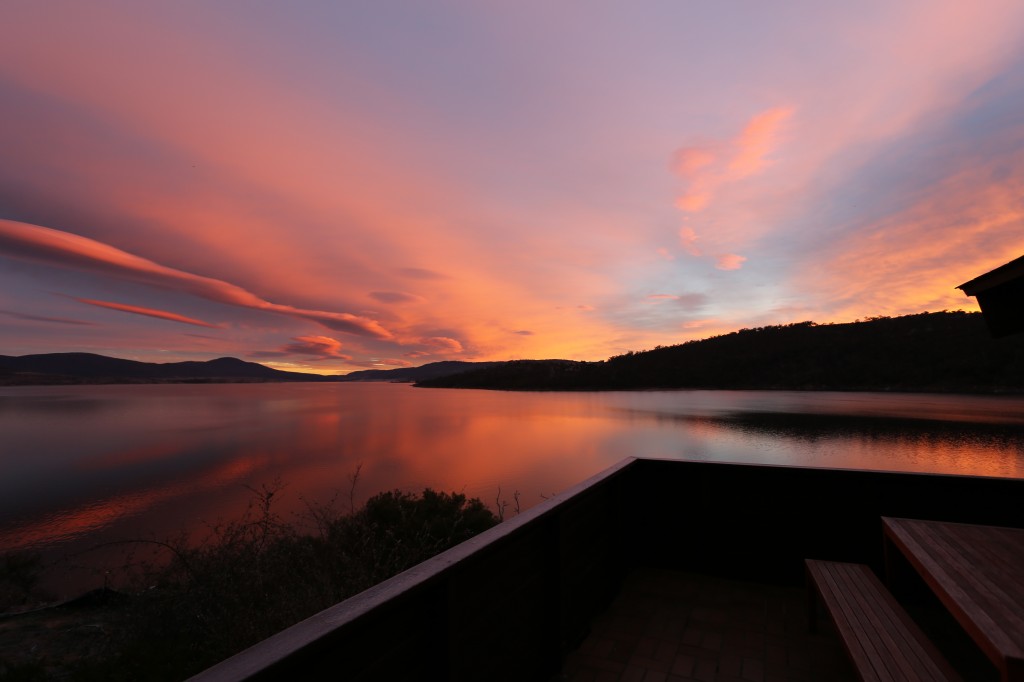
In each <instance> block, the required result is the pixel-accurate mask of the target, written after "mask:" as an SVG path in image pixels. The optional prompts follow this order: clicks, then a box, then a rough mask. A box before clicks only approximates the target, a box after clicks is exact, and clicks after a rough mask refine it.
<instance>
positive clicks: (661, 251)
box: [658, 246, 676, 260]
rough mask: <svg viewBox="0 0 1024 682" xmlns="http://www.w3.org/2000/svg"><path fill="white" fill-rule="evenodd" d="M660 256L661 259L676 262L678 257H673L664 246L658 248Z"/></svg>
mask: <svg viewBox="0 0 1024 682" xmlns="http://www.w3.org/2000/svg"><path fill="white" fill-rule="evenodd" d="M658 255H659V256H661V258H662V259H663V260H675V259H676V257H675V256H673V255H672V253H671V252H670V251H669V250H668V249H666V248H665V247H664V246H659V247H658Z"/></svg>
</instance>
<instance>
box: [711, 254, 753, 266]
mask: <svg viewBox="0 0 1024 682" xmlns="http://www.w3.org/2000/svg"><path fill="white" fill-rule="evenodd" d="M746 260H747V257H746V256H740V255H737V254H735V253H725V254H722V255H721V256H719V257H718V258H717V259H716V260H715V267H716V268H718V269H719V270H739V269H740V268H741V267H743V263H745V262H746Z"/></svg>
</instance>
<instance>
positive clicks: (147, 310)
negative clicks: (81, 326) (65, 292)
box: [72, 298, 221, 329]
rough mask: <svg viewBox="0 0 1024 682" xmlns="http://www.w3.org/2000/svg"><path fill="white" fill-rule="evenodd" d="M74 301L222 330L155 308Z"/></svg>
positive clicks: (207, 323) (217, 326)
mask: <svg viewBox="0 0 1024 682" xmlns="http://www.w3.org/2000/svg"><path fill="white" fill-rule="evenodd" d="M72 300H75V301H78V302H79V303H85V304H87V305H94V306H96V307H97V308H107V309H109V310H118V311H120V312H122V313H131V314H133V315H143V316H145V317H155V318H157V319H158V320H169V321H171V322H181V323H182V324H191V325H193V326H196V327H207V328H209V329H220V328H221V327H220V325H216V324H210V323H209V322H203V321H202V320H197V319H195V318H192V317H185V316H184V315H179V314H177V313H172V312H168V311H166V310H157V309H155V308H143V307H142V306H137V305H128V304H126V303H112V302H110V301H97V300H95V299H91V298H72Z"/></svg>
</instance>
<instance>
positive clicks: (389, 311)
mask: <svg viewBox="0 0 1024 682" xmlns="http://www.w3.org/2000/svg"><path fill="white" fill-rule="evenodd" d="M1022 111H1024V3H1021V2H1020V1H1019V0H974V1H972V2H964V1H963V0H861V1H860V2H856V3H823V2H820V1H818V0H788V1H787V2H764V1H755V0H706V1H701V0H671V1H669V0H632V1H628V2H627V1H625V0H622V1H609V0H588V1H586V2H583V1H576V0H564V1H560V2H550V0H548V1H545V2H536V1H533V0H517V1H516V2H504V1H497V0H496V1H495V2H479V1H478V0H434V1H433V2H429V3H427V2H419V1H416V0H404V1H402V2H396V1H391V0H372V1H365V2H364V1H360V0H352V1H350V2H336V1H333V0H330V1H328V0H324V1H320V0H300V1H296V2H283V1H276V2H270V1H266V0H262V1H261V0H221V1H219V2H208V1H206V0H203V1H193V0H175V1H174V2H157V1H154V0H125V1H119V0H90V2H87V3H85V2H81V1H80V0H70V1H66V2H65V1H62V0H5V1H4V2H3V3H0V354H6V355H25V354H31V353H50V352H70V351H83V352H93V353H102V354H105V355H112V356H115V357H123V358H130V359H135V360H144V361H152V362H171V361H180V360H205V359H212V358H217V357H222V356H233V357H239V358H242V359H245V360H250V361H254V362H261V363H264V364H267V365H269V366H272V367H276V368H279V369H287V370H293V371H305V372H316V373H321V374H337V373H347V372H350V371H353V370H358V369H366V368H385V369H386V368H395V367H403V366H410V365H420V364H424V363H426V362H434V361H439V360H505V359H516V358H568V359H575V360H600V359H604V358H607V357H609V356H611V355H616V354H619V353H623V352H626V351H630V350H642V349H645V348H651V347H654V346H656V345H670V344H676V343H681V342H684V341H687V340H691V339H698V338H704V337H707V336H712V335H715V334H722V333H727V332H729V331H733V330H736V329H741V328H746V327H757V326H763V325H769V324H785V323H790V322H798V321H804V320H813V321H816V322H819V323H826V322H849V321H853V320H856V319H863V318H867V317H874V316H879V315H903V314H910V313H918V312H923V311H935V310H947V309H948V310H957V309H963V310H976V309H977V306H976V303H975V301H974V299H971V298H967V297H965V296H964V294H963V293H962V292H961V291H959V290H957V289H956V288H955V287H956V286H957V285H958V284H961V283H963V282H965V281H967V280H969V279H972V278H973V277H975V276H977V275H979V274H981V273H983V272H986V271H988V270H990V269H992V268H993V267H996V266H998V265H1000V264H1002V263H1005V262H1007V261H1009V260H1012V259H1014V258H1016V257H1018V256H1020V255H1022V254H1024V116H1022V115H1021V112H1022Z"/></svg>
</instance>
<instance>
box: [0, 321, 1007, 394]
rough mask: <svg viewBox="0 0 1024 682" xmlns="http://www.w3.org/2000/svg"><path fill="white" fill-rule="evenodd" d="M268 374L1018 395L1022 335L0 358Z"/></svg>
mask: <svg viewBox="0 0 1024 682" xmlns="http://www.w3.org/2000/svg"><path fill="white" fill-rule="evenodd" d="M266 381H307V382H309V381H316V382H325V381H330V382H351V381H388V382H416V385H417V386H424V387H435V388H490V389H505V390H632V389H649V388H706V389H791V390H871V391H958V392H978V393H991V392H1013V393H1021V392H1024V335H1017V336H1010V337H1005V338H1001V339H995V340H993V339H992V338H991V337H990V336H989V333H988V331H987V328H986V326H985V323H984V321H983V319H982V317H981V314H980V313H965V312H941V313H921V314H918V315H906V316H903V317H892V318H890V317H879V318H872V319H869V320H865V321H858V322H850V323H845V324H815V323H814V322H800V323H796V324H787V325H775V326H768V327H758V328H756V329H741V330H740V331H737V332H732V333H730V334H723V335H721V336H715V337H711V338H709V339H702V340H700V341H689V342H687V343H683V344H679V345H675V346H664V347H658V348H654V349H652V350H647V351H642V352H630V353H626V354H624V355H618V356H615V357H612V358H609V359H607V360H603V361H599V362H576V361H571V360H513V361H509V362H459V361H445V362H433V363H430V364H427V365H423V366H421V367H403V368H398V369H388V370H382V369H370V370H362V371H357V372H352V373H351V374H348V375H345V376H324V375H318V374H302V373H299V372H283V371H280V370H276V369H271V368H269V367H265V366H263V365H260V364H257V363H254V362H245V361H243V360H239V359H237V358H218V359H216V360H209V361H207V362H169V363H150V362H136V361H134V360H122V359H118V358H110V357H106V356H103V355H95V354H92V353H48V354H43V355H23V356H21V357H12V356H2V355H0V385H22V384H76V383H81V384H98V383H161V382H166V383H171V382H173V383H182V382H195V383H215V382H266Z"/></svg>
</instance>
